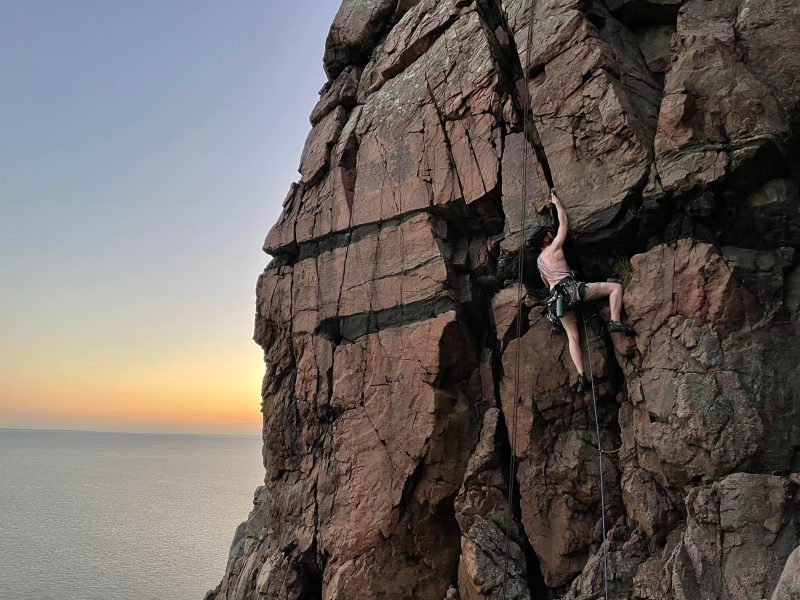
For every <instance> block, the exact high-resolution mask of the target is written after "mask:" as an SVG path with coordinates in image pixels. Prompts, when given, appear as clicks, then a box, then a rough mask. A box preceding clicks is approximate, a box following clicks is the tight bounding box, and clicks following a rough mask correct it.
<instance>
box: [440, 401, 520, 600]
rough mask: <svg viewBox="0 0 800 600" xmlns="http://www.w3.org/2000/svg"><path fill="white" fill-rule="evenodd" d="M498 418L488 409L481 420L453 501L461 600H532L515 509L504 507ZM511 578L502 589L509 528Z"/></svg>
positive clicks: (492, 409) (505, 497)
mask: <svg viewBox="0 0 800 600" xmlns="http://www.w3.org/2000/svg"><path fill="white" fill-rule="evenodd" d="M500 418H501V414H500V411H499V410H498V409H496V408H491V409H489V410H488V411H487V412H486V414H485V415H484V417H483V430H482V431H481V439H480V441H479V442H478V446H477V447H476V448H475V453H474V454H473V455H472V457H471V458H470V459H469V463H468V464H467V471H466V473H465V474H464V483H463V485H462V486H461V490H460V491H459V494H458V497H457V498H456V501H455V509H456V519H457V520H458V524H459V527H460V528H461V560H460V562H459V565H458V591H459V594H460V598H461V600H481V599H486V598H497V599H500V598H503V597H504V596H503V592H504V591H505V598H514V599H518V600H523V599H526V598H530V597H531V596H530V592H529V591H528V581H527V573H526V571H527V568H526V564H525V553H524V551H523V548H522V546H523V544H524V541H523V537H522V532H521V530H520V527H519V525H518V523H517V520H516V517H514V516H513V514H511V511H512V510H513V508H512V507H511V506H509V504H508V494H507V489H506V488H507V485H506V481H505V478H504V477H503V473H504V472H505V471H506V470H507V465H506V464H505V461H504V460H503V458H504V457H503V455H502V450H501V448H502V443H503V440H502V439H499V437H500V435H502V434H501V433H500V431H499V429H500V428H502V423H501V422H500ZM509 526H510V528H511V532H510V534H511V541H510V543H509V558H508V564H509V574H508V577H507V581H506V587H505V590H503V565H504V563H505V560H506V558H505V551H506V548H505V545H506V534H507V528H508V527H509Z"/></svg>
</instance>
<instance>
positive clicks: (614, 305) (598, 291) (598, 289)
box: [583, 281, 636, 337]
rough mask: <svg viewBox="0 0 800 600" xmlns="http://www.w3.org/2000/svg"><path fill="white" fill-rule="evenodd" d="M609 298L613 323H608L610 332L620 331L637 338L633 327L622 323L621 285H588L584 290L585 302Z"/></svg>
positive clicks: (599, 283)
mask: <svg viewBox="0 0 800 600" xmlns="http://www.w3.org/2000/svg"><path fill="white" fill-rule="evenodd" d="M606 297H607V298H608V304H609V308H610V309H611V321H609V322H608V327H607V328H608V331H609V332H612V333H613V332H615V331H619V332H620V333H624V334H625V335H628V336H631V337H633V336H635V335H636V332H635V331H634V330H633V328H632V327H629V326H627V325H623V323H622V286H621V285H620V284H619V283H611V282H608V281H607V282H595V283H587V284H586V287H585V288H584V293H583V300H584V302H591V301H592V300H599V299H600V298H606Z"/></svg>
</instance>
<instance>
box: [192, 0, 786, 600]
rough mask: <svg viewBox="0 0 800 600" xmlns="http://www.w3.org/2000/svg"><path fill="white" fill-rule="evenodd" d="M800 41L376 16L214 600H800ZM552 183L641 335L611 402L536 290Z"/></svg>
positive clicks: (356, 8)
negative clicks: (585, 384)
mask: <svg viewBox="0 0 800 600" xmlns="http://www.w3.org/2000/svg"><path fill="white" fill-rule="evenodd" d="M797 31H800V3H798V2H796V1H795V0H763V1H762V2H759V3H755V2H752V1H751V0H606V1H605V2H601V1H599V0H589V1H585V0H533V2H529V0H419V1H413V0H408V1H404V0H358V1H348V0H345V1H344V2H343V3H342V6H341V8H340V10H339V12H338V13H337V15H336V18H335V20H334V23H333V25H332V27H331V31H330V35H329V36H328V39H327V42H326V47H325V56H324V65H325V70H326V72H327V74H328V76H329V78H330V79H329V81H328V83H327V84H326V85H325V87H324V88H323V90H322V92H321V94H320V100H319V103H318V104H317V106H316V107H315V108H314V111H313V112H312V114H311V123H312V126H313V127H312V129H311V132H310V134H309V136H308V139H307V140H306V144H305V147H304V150H303V153H302V156H301V157H300V168H299V170H300V180H299V181H298V182H297V183H296V184H294V185H293V186H292V188H291V189H290V190H289V193H288V195H287V197H286V200H285V202H284V206H283V212H282V214H281V216H280V219H279V221H278V223H277V224H276V225H275V226H274V227H273V228H272V229H271V230H270V231H269V233H268V235H267V237H266V241H265V243H264V249H265V250H266V251H267V252H268V253H269V254H271V255H272V256H273V259H272V261H271V262H270V263H269V265H268V266H267V268H266V270H265V271H264V273H263V274H262V276H261V277H260V279H259V281H258V287H257V311H256V324H255V340H256V341H257V342H258V343H259V344H260V345H261V346H262V347H263V349H264V354H265V362H266V374H265V377H264V383H263V393H262V396H263V414H264V426H263V439H264V465H265V469H266V475H265V480H264V486H262V487H259V489H258V490H257V491H256V496H255V500H254V509H253V511H252V512H251V514H250V516H249V518H248V519H247V521H245V522H244V523H243V524H242V525H241V526H240V528H239V529H238V530H237V532H236V535H235V538H234V542H233V544H232V547H231V553H230V558H229V561H228V567H227V570H226V573H225V575H224V577H223V579H222V582H221V584H220V586H219V587H218V588H217V589H216V590H214V591H212V592H210V593H209V595H208V598H209V599H217V600H251V599H252V600H256V599H267V598H275V599H278V598H281V599H283V598H289V599H301V598H302V599H305V598H323V599H331V600H332V599H361V598H363V599H367V598H385V599H392V598H397V599H400V598H403V599H405V598H419V599H442V598H462V599H469V600H473V599H474V600H478V599H488V598H504V597H505V598H518V599H523V598H542V597H547V598H571V599H578V598H596V597H600V595H601V594H602V591H603V586H604V579H605V578H607V582H608V586H609V591H610V597H613V598H618V599H622V598H626V599H630V600H634V599H636V600H644V599H646V600H667V599H686V600H695V599H701V598H702V599H706V598H721V599H725V600H738V599H754V600H755V599H761V598H770V597H772V598H774V599H776V600H783V599H788V598H800V583H799V582H800V566H799V565H800V558H798V556H800V555H799V554H798V552H800V495H799V494H800V489H799V488H800V392H798V390H800V343H798V333H800V268H798V262H799V261H800V256H798V255H797V252H796V251H797V249H798V247H800V193H799V192H798V190H800V159H799V158H798V157H799V155H798V141H800V41H799V40H800V38H799V37H798V36H797ZM526 84H527V85H526ZM526 104H527V105H529V106H530V113H529V115H528V117H527V119H526V118H525V115H524V114H523V112H522V107H523V106H525V105H526ZM526 122H527V128H526V127H525V124H526ZM523 165H526V166H527V171H523ZM551 185H555V187H556V188H557V189H558V190H559V192H560V194H559V195H560V196H561V198H562V200H563V203H564V205H565V208H566V210H567V212H568V213H569V215H570V219H571V224H572V228H571V238H570V243H569V245H568V247H567V251H568V255H569V258H570V261H571V263H572V264H573V266H574V267H575V268H577V269H579V270H580V271H581V276H582V277H583V278H585V279H589V280H601V279H605V278H606V277H609V276H617V277H621V278H623V279H624V280H625V284H626V289H625V294H624V302H625V309H626V312H627V315H628V319H629V321H630V322H631V324H632V325H633V326H634V328H635V329H636V330H637V332H638V336H637V337H636V338H635V339H629V338H622V337H620V336H619V334H611V335H609V333H608V332H607V331H606V330H605V328H604V327H603V320H604V319H607V313H606V312H605V308H604V303H602V302H601V303H598V307H595V308H599V309H600V311H597V310H594V308H593V307H586V309H585V310H584V311H583V313H582V314H581V327H582V328H583V327H585V331H584V332H582V340H583V343H584V344H587V347H588V349H589V353H587V351H586V348H584V350H583V354H584V361H585V362H586V366H587V367H589V366H591V373H592V376H593V383H594V388H593V390H594V392H595V393H594V395H592V394H591V393H580V394H579V393H577V392H576V389H575V386H574V381H575V371H574V367H573V365H572V364H571V361H570V358H569V352H568V347H567V341H566V338H565V337H564V336H563V335H562V334H558V333H553V332H552V330H551V328H550V326H549V323H548V322H547V321H546V319H545V318H544V316H543V309H542V300H543V296H544V295H545V290H544V289H543V285H542V283H541V281H540V280H539V279H538V277H537V276H536V274H535V268H533V265H534V262H535V257H536V252H535V250H536V247H535V243H534V241H533V240H534V238H535V234H536V233H537V232H538V231H539V230H540V228H541V227H542V226H548V225H551V224H552V221H551V215H550V213H549V209H548V207H547V196H548V193H549V192H548V190H549V188H550V187H551ZM520 258H521V259H522V261H521V263H520V260H519V259H520ZM520 264H522V267H523V271H522V272H520V270H519V267H520ZM518 277H521V279H522V281H523V285H522V287H520V286H518V284H517V281H518ZM587 337H588V340H587V339H586V338H587ZM590 358H591V365H589V362H588V361H589V359H590ZM598 434H599V439H598ZM598 442H599V443H600V445H601V447H602V450H603V453H602V457H603V464H602V471H601V467H600V463H599V460H598V447H597V446H598ZM512 457H513V465H514V471H513V473H514V479H513V483H514V493H513V494H512V495H511V496H509V495H508V488H509V475H510V473H511V471H510V470H509V461H510V460H511V459H512ZM601 472H602V475H603V480H604V482H605V486H604V488H602V489H601V486H600V475H601ZM601 496H602V498H603V499H604V500H605V504H604V505H603V504H602V502H601ZM603 509H604V511H603ZM603 521H604V522H605V525H606V529H607V535H606V536H605V538H603V527H602V524H603ZM606 565H607V571H606V568H605V567H606Z"/></svg>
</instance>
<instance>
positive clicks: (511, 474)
mask: <svg viewBox="0 0 800 600" xmlns="http://www.w3.org/2000/svg"><path fill="white" fill-rule="evenodd" d="M533 3H534V0H531V2H530V5H529V7H528V36H527V46H526V48H525V67H524V72H523V81H524V94H523V98H522V111H523V117H522V131H523V137H524V143H523V149H522V200H521V202H520V205H521V215H522V221H521V233H520V239H521V244H520V247H519V251H518V252H519V254H518V256H517V327H516V339H517V340H518V345H517V351H516V355H515V357H514V400H513V409H512V411H511V432H510V436H509V437H510V439H509V444H510V446H511V455H510V456H509V461H508V497H507V505H508V510H507V513H506V536H505V537H506V539H505V548H504V553H503V587H502V596H501V597H502V598H503V599H505V598H506V590H507V586H508V559H509V551H510V545H511V507H512V506H513V501H514V483H515V482H516V473H515V470H516V441H517V406H518V404H519V402H520V397H519V371H520V357H521V354H522V345H521V343H519V340H520V339H521V338H522V285H523V276H524V272H525V246H526V245H527V235H526V233H527V222H526V214H525V208H526V207H525V204H526V201H527V198H528V154H529V146H530V144H529V143H528V134H529V131H528V129H529V127H528V124H529V113H530V91H529V78H530V65H531V47H532V45H533V7H534V4H533ZM537 174H538V172H537ZM583 333H584V337H585V338H586V351H587V355H588V359H589V365H588V366H589V377H590V381H591V386H592V407H593V411H594V424H595V432H596V434H597V456H598V463H599V470H600V512H601V523H602V532H603V543H602V548H603V598H604V600H608V552H607V547H606V534H607V532H606V508H605V507H606V502H605V481H604V479H603V452H604V451H603V447H602V442H601V440H600V420H599V417H598V414H597V396H596V393H595V385H594V372H593V368H592V351H591V347H590V345H589V336H588V330H587V327H586V318H585V316H584V318H583Z"/></svg>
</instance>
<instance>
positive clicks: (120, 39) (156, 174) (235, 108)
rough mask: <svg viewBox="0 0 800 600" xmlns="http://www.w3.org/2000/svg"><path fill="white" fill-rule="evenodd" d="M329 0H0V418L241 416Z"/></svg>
mask: <svg viewBox="0 0 800 600" xmlns="http://www.w3.org/2000/svg"><path fill="white" fill-rule="evenodd" d="M337 7H338V2H334V1H332V0H330V1H329V0H324V1H321V0H304V1H301V2H292V3H288V2H276V1H272V0H236V1H235V2H223V1H221V0H216V1H210V0H146V1H137V2H107V1H106V0H91V1H87V0H75V1H71V2H63V1H61V0H50V1H41V0H38V1H30V0H6V1H4V2H2V5H0V81H2V89H0V130H2V132H3V135H2V138H3V141H2V143H1V144H0V203H2V215H1V216H0V292H1V293H0V340H2V341H1V342H0V427H23V428H59V429H62V428H66V429H91V430H106V431H175V432H219V433H257V432H258V431H259V430H260V425H259V423H260V414H259V402H260V398H259V390H260V385H261V375H262V372H263V362H262V353H261V350H260V348H258V346H256V345H255V343H254V342H252V341H251V335H252V326H253V312H254V300H255V292H254V288H255V281H256V277H257V276H258V274H259V272H260V271H261V270H262V269H263V268H264V266H265V265H266V263H267V262H268V260H269V258H268V257H267V255H265V254H263V253H262V252H261V244H262V242H263V239H264V236H265V234H266V232H267V230H268V229H269V227H270V225H271V224H272V223H273V222H274V220H275V219H276V217H277V215H278V212H279V210H280V206H281V203H282V201H283V198H284V196H285V194H286V191H287V189H288V187H289V184H290V182H291V181H293V180H295V179H296V178H297V177H298V175H297V164H298V162H299V156H300V151H301V149H302V145H303V141H304V139H305V136H306V134H307V132H308V130H309V123H308V114H309V113H310V111H311V108H312V107H313V105H314V103H315V101H316V98H317V92H318V91H319V88H320V87H321V86H322V84H323V83H324V81H325V77H324V73H323V71H322V66H321V58H322V52H323V46H324V41H325V36H326V33H327V29H328V26H329V24H330V22H331V19H332V17H333V15H334V13H335V12H336V8H337Z"/></svg>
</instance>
